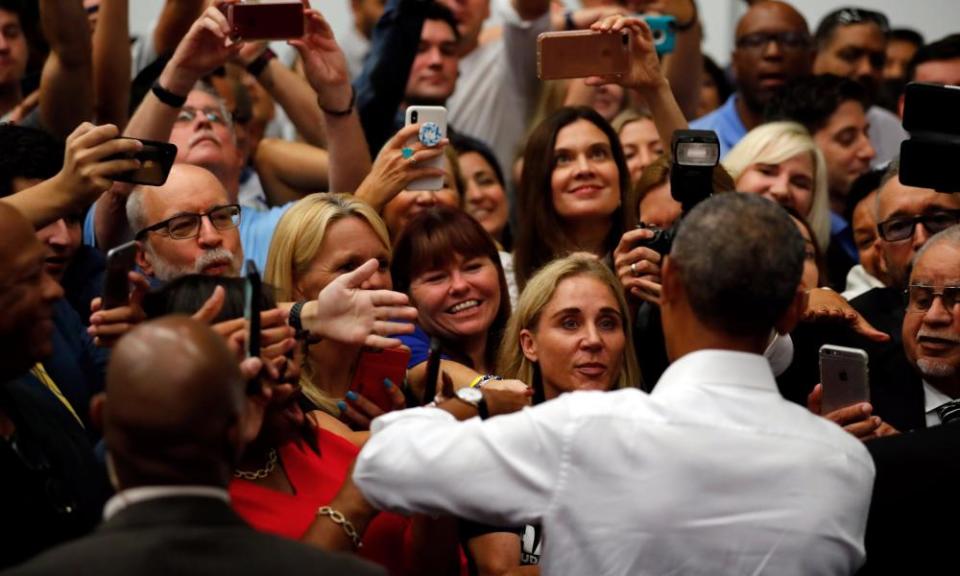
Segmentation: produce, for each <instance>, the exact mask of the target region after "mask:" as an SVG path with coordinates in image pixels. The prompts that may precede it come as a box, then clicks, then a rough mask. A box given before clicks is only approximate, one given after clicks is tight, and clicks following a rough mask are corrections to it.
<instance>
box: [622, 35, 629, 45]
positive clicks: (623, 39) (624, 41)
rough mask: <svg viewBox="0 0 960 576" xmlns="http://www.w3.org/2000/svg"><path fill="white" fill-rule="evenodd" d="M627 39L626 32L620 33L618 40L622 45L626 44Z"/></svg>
mask: <svg viewBox="0 0 960 576" xmlns="http://www.w3.org/2000/svg"><path fill="white" fill-rule="evenodd" d="M627 40H629V38H627V35H626V34H621V35H620V41H621V42H623V45H624V46H626V45H627Z"/></svg>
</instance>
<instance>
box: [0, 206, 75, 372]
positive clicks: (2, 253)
mask: <svg viewBox="0 0 960 576" xmlns="http://www.w3.org/2000/svg"><path fill="white" fill-rule="evenodd" d="M0 230H3V242H0V310H3V314H0V377H2V378H11V377H15V376H16V375H18V374H20V373H22V372H24V371H26V370H27V369H28V368H29V367H30V366H32V365H33V364H34V363H36V362H37V361H39V360H41V359H42V358H43V357H45V356H47V355H49V354H50V353H51V351H52V344H51V340H50V334H51V332H52V331H53V322H52V320H51V317H52V314H53V308H52V305H53V302H54V301H56V300H58V299H59V298H61V297H63V289H62V288H60V285H59V284H57V283H56V281H54V279H53V278H52V277H51V276H50V275H49V274H48V273H47V272H46V269H45V267H44V263H45V262H46V257H47V249H46V247H45V246H44V245H43V244H41V243H40V241H39V240H37V237H36V235H35V234H34V230H33V227H32V226H31V225H30V223H29V222H28V221H27V219H26V218H24V216H23V215H22V214H20V212H18V211H17V210H16V209H14V208H13V207H11V206H10V205H8V204H5V203H3V202H0Z"/></svg>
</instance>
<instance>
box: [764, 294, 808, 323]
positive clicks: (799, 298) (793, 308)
mask: <svg viewBox="0 0 960 576" xmlns="http://www.w3.org/2000/svg"><path fill="white" fill-rule="evenodd" d="M807 300H808V297H807V291H806V290H804V289H803V288H802V287H800V286H797V291H796V292H794V294H793V301H792V302H790V305H789V306H788V307H787V309H786V310H785V311H784V313H783V314H781V315H780V318H779V319H777V321H776V322H775V323H774V325H773V327H774V329H775V330H776V331H777V333H778V334H780V335H784V334H789V333H790V332H793V329H794V328H796V327H797V324H799V323H800V320H801V319H802V318H803V314H804V312H806V310H807Z"/></svg>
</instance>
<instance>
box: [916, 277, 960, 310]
mask: <svg viewBox="0 0 960 576" xmlns="http://www.w3.org/2000/svg"><path fill="white" fill-rule="evenodd" d="M904 294H905V295H906V297H907V310H910V311H914V312H926V311H927V310H929V309H930V307H931V306H933V301H934V299H936V298H940V303H941V304H943V307H944V308H946V309H947V310H951V311H952V310H953V308H954V306H956V305H957V304H960V286H944V287H943V288H939V289H937V288H935V287H933V286H927V285H925V284H911V285H910V286H909V287H908V288H907V289H906V290H905V291H904Z"/></svg>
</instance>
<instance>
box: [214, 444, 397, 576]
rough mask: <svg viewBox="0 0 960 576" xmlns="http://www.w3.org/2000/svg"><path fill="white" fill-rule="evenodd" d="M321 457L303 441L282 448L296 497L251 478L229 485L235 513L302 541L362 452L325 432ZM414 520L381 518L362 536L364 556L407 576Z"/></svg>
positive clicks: (386, 515)
mask: <svg viewBox="0 0 960 576" xmlns="http://www.w3.org/2000/svg"><path fill="white" fill-rule="evenodd" d="M318 445H319V446H320V454H317V453H316V452H314V451H313V450H312V449H311V448H310V447H309V446H308V445H307V444H306V443H305V442H303V441H296V442H290V443H288V444H284V445H283V446H280V447H279V448H278V449H277V456H279V458H280V460H281V461H282V462H283V468H284V470H285V471H286V473H287V478H288V479H289V480H290V485H291V486H293V489H294V492H295V494H286V493H283V492H277V491H275V490H271V489H269V488H264V487H263V486H260V485H258V484H255V483H253V482H250V481H248V480H241V479H238V478H234V479H233V480H232V481H231V482H230V486H229V492H230V499H231V501H232V503H233V509H234V510H235V511H236V512H237V514H239V515H240V516H241V517H242V518H243V519H244V520H246V521H247V523H248V524H250V525H251V526H253V527H254V528H256V529H257V530H260V531H262V532H270V533H272V534H277V535H279V536H284V537H286V538H290V539H293V540H299V539H300V538H301V537H303V535H304V534H305V533H306V531H307V528H309V527H310V524H312V523H313V521H314V519H315V518H316V516H317V508H319V507H321V506H324V505H326V504H329V503H330V501H331V500H333V497H334V496H335V495H336V494H337V492H338V491H339V490H340V485H341V484H343V481H344V480H345V479H346V477H347V472H348V471H349V470H350V465H351V464H352V463H353V460H354V459H355V458H356V456H357V453H358V452H359V449H358V448H357V447H356V446H354V445H353V444H351V443H350V442H349V441H347V440H346V439H344V438H343V437H341V436H337V435H336V434H334V433H332V432H328V431H326V430H323V429H321V430H320V431H319V434H318ZM409 526H410V520H409V519H408V518H405V517H403V516H399V515H397V514H391V513H387V512H384V513H381V514H378V515H377V517H376V518H374V519H373V521H372V522H371V523H370V525H369V526H368V527H367V531H366V533H365V534H364V535H363V547H362V548H360V555H361V556H363V557H364V558H366V559H368V560H371V561H373V562H376V563H377V564H380V565H381V566H384V567H385V568H386V569H387V570H388V571H389V573H390V574H392V575H400V574H403V573H404V570H403V566H404V550H406V549H408V542H407V540H408V539H409V538H410V530H409V529H408V528H409Z"/></svg>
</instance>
